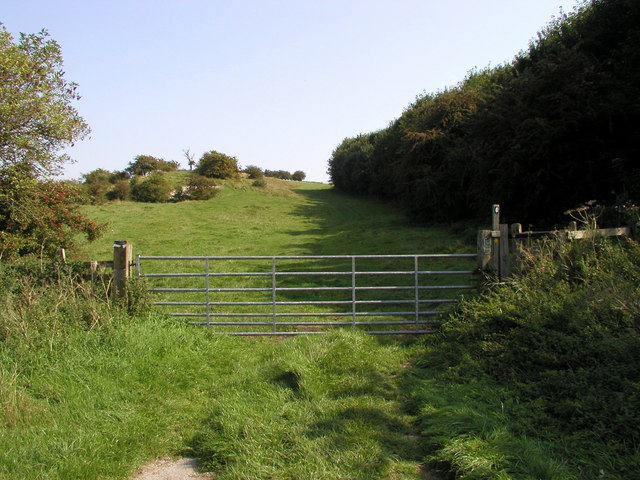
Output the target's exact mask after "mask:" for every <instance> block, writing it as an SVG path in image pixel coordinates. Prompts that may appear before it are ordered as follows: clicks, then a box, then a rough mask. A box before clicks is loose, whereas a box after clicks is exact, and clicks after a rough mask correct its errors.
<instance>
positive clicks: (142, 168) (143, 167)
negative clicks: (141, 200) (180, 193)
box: [125, 155, 180, 176]
mask: <svg viewBox="0 0 640 480" xmlns="http://www.w3.org/2000/svg"><path fill="white" fill-rule="evenodd" d="M179 166H180V164H179V163H178V162H176V161H173V160H169V161H166V160H163V159H162V158H156V157H153V156H151V155H138V156H137V157H136V158H134V159H133V161H132V162H129V166H128V167H127V168H125V172H126V173H128V174H130V175H141V176H145V175H148V174H149V173H151V172H173V171H175V170H177V169H178V167H179Z"/></svg>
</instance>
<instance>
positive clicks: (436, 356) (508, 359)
mask: <svg viewBox="0 0 640 480" xmlns="http://www.w3.org/2000/svg"><path fill="white" fill-rule="evenodd" d="M444 347H446V349H445V348H444ZM421 362H422V364H423V365H424V366H425V368H426V365H429V367H428V368H430V369H432V370H431V371H430V372H429V373H428V374H425V375H423V377H422V378H423V380H422V386H421V387H419V388H417V389H416V390H415V392H414V393H415V398H414V402H416V405H415V407H416V408H419V409H421V415H422V421H423V427H424V433H425V435H426V437H427V438H429V439H430V441H431V442H432V448H431V451H430V453H429V455H428V457H427V458H428V460H430V461H431V462H433V464H438V463H439V464H441V465H444V466H445V467H446V468H447V469H451V470H453V471H458V472H459V474H460V478H465V479H467V478H468V479H481V478H482V479H487V478H496V479H498V478H499V479H520V478H545V479H574V478H575V479H581V480H583V479H597V478H611V479H620V480H622V479H629V478H638V476H639V475H640V461H639V459H638V456H637V455H638V453H637V452H638V448H639V447H640V246H639V245H638V244H637V243H635V242H633V241H631V240H622V241H619V242H612V241H604V240H602V241H584V242H575V243H569V244H566V245H559V244H557V243H555V242H550V243H549V244H546V245H544V246H543V248H542V251H541V252H540V253H539V254H537V255H536V256H531V257H530V258H528V259H526V261H525V265H524V273H522V274H520V275H518V276H516V277H515V278H514V279H512V280H511V281H509V282H508V283H506V284H504V285H499V286H497V287H496V288H495V289H493V290H492V291H491V292H488V293H486V294H485V295H482V296H480V297H478V298H477V299H473V300H470V301H468V302H466V303H465V304H464V306H463V307H462V308H461V309H460V310H459V311H458V312H457V313H456V314H455V315H454V316H452V317H451V318H450V319H449V320H448V321H447V322H445V324H444V325H443V326H442V331H441V334H440V335H439V337H438V338H436V339H432V340H431V341H430V342H428V343H427V354H426V355H425V356H424V357H423V358H422V360H421ZM434 365H435V366H434ZM429 377H431V378H430V379H429ZM427 379H428V380H427ZM445 386H446V388H445ZM456 478H458V477H456Z"/></svg>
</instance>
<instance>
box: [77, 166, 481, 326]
mask: <svg viewBox="0 0 640 480" xmlns="http://www.w3.org/2000/svg"><path fill="white" fill-rule="evenodd" d="M178 173H180V172H178ZM220 184H221V185H220V194H219V195H218V196H217V197H216V198H214V199H212V200H210V201H205V202H184V203H174V204H142V203H133V202H124V203H111V204H106V205H102V206H94V207H87V211H88V213H89V214H90V215H91V216H92V217H94V218H95V219H97V220H98V221H101V222H106V223H108V230H107V234H106V235H105V237H106V238H105V239H104V240H102V241H99V242H97V243H95V244H90V245H87V246H86V248H87V249H89V251H90V252H91V253H90V257H91V258H94V259H95V258H101V259H106V258H109V256H110V255H111V250H112V243H111V241H108V240H110V239H126V240H128V241H130V242H132V243H133V245H134V252H135V253H136V254H141V255H171V256H176V255H180V256H186V255H200V256H201V255H209V256H214V255H218V256H220V255H345V254H360V255H362V254H410V253H453V252H456V253H459V252H462V251H464V252H469V251H470V250H471V249H472V248H473V241H471V240H469V239H468V238H464V237H456V236H454V235H453V234H452V233H451V231H449V230H447V229H445V228H423V227H416V226H411V225H409V224H408V223H407V220H406V219H405V217H404V216H403V215H402V214H400V213H399V212H398V210H396V209H394V208H393V207H392V206H389V205H387V204H383V203H378V202H373V201H371V200H365V199H360V198H355V197H351V196H347V195H342V194H340V193H339V192H336V191H335V190H334V189H333V188H331V187H330V186H328V185H322V184H317V183H308V182H303V183H301V182H285V181H281V180H277V179H267V184H268V185H267V187H266V188H253V187H251V182H250V181H249V180H247V179H243V178H241V179H236V180H227V181H221V182H220ZM474 266H475V265H474V262H473V261H471V260H462V261H461V260H429V261H425V260H422V261H421V264H420V268H421V269H423V270H444V269H454V270H471V269H473V268H474ZM208 268H209V271H211V272H221V271H225V272H236V273H237V272H247V271H259V272H269V271H270V270H271V261H270V260H265V261H262V262H258V261H253V262H244V263H241V262H229V261H224V262H223V261H217V262H211V263H210V264H209V267H208ZM358 268H359V269H360V271H363V270H373V271H385V270H386V271H389V270H406V271H412V270H413V268H414V265H413V260H412V259H407V260H402V261H399V260H392V261H374V260H367V261H364V260H361V261H359V263H358ZM204 269H205V266H204V262H203V261H199V260H195V261H162V262H156V261H153V262H152V261H145V262H144V263H143V268H142V270H143V272H144V273H169V272H170V273H176V272H181V273H200V274H201V273H202V272H204ZM350 269H351V262H350V260H343V261H338V260H327V261H295V262H294V261H280V262H279V264H278V270H279V271H287V270H289V271H308V270H324V271H347V272H348V271H350ZM270 281H271V279H270V278H269V277H257V278H256V277H252V278H247V277H237V276H236V277H233V278H229V277H223V278H221V279H216V278H213V277H211V278H209V286H210V288H216V287H230V286H233V287H243V288H247V287H250V288H256V287H261V288H265V287H268V286H269V285H270ZM413 281H414V279H413V275H405V276H403V277H399V276H395V277H390V276H381V277H373V276H366V275H362V276H360V277H359V278H358V285H359V286H360V287H365V286H375V285H378V286H380V285H395V284H397V282H400V283H405V284H412V283H411V282H413ZM350 282H351V278H350V277H348V276H342V277H319V276H305V277H300V276H297V277H280V278H279V286H280V287H287V286H289V287H291V286H296V287H298V286H306V287H319V286H329V287H348V286H349V285H351V283H350ZM407 282H408V283H407ZM420 282H421V283H424V282H429V284H434V285H443V284H445V285H446V284H451V283H454V284H461V285H466V284H470V283H471V284H472V283H473V282H474V279H473V278H470V276H468V275H467V276H466V277H464V278H462V277H460V276H458V277H456V278H452V277H451V276H439V277H434V276H429V277H427V276H423V278H421V279H420ZM150 285H151V286H153V287H165V288H166V287H171V288H176V287H179V288H204V286H205V284H204V280H203V279H202V278H198V279H193V278H183V279H180V280H177V279H175V278H174V279H154V280H152V281H150ZM421 293H422V298H424V299H427V298H431V299H432V298H453V297H456V296H458V295H459V294H460V291H452V290H438V291H422V292H421ZM381 295H382V296H383V298H384V299H391V298H393V299H399V300H403V301H412V300H413V299H414V298H415V297H414V292H413V291H408V290H406V291H396V292H389V291H384V292H380V291H374V292H371V291H361V292H360V293H359V300H379V299H381ZM309 298H310V295H309V294H308V293H306V292H305V293H300V292H289V293H280V297H279V300H284V301H302V300H308V299H309ZM350 298H351V292H349V291H343V292H335V291H334V292H324V293H316V294H315V297H314V298H313V299H314V300H323V301H335V300H340V301H347V300H349V299H350ZM158 300H162V301H182V302H186V301H188V302H204V301H205V296H204V294H201V293H192V294H180V296H179V297H178V295H177V294H165V295H162V296H158ZM211 301H225V302H238V301H254V302H268V301H271V295H270V293H268V292H267V293H264V292H260V293H244V294H238V293H233V294H221V293H217V294H215V295H214V296H212V298H211ZM402 306H403V307H404V308H402V310H407V309H408V310H410V309H411V308H412V305H409V307H406V304H405V305H402ZM348 307H350V306H348V305H347V306H346V307H345V306H344V305H343V306H334V307H331V306H324V307H317V306H316V307H313V306H295V307H292V306H289V307H286V308H283V309H281V311H283V312H287V313H297V312H300V313H307V314H309V313H314V312H316V311H319V310H320V311H322V312H323V313H325V314H333V313H345V311H346V312H348V311H349V308H348ZM427 307H429V308H427ZM446 307H447V305H446V304H441V305H435V306H434V304H431V305H428V306H424V309H431V310H434V309H435V310H441V309H443V308H446ZM271 308H272V307H271V306H269V305H266V306H260V307H255V306H254V307H251V308H250V309H249V311H252V312H260V313H263V314H268V313H270V312H271ZM385 310H386V311H387V312H388V311H398V310H399V305H398V304H395V305H386V306H385V305H375V306H373V307H372V306H371V305H366V306H363V307H361V311H373V312H383V311H385ZM164 311H167V312H169V311H171V312H176V311H179V312H184V313H200V314H202V313H204V312H205V308H204V307H203V306H198V307H181V308H175V307H165V310H164ZM214 311H215V310H214ZM246 311H247V308H243V307H233V308H232V307H225V308H224V312H225V313H241V312H246ZM325 318H326V317H325ZM200 319H201V318H196V320H200ZM359 319H360V320H363V319H365V320H396V321H399V320H402V319H403V318H402V317H400V316H394V317H390V316H386V317H385V316H376V317H359ZM215 320H220V318H216V319H215ZM236 320H237V319H236ZM254 320H258V321H264V320H265V317H260V318H255V319H254ZM267 320H269V319H268V318H267ZM307 320H317V318H308V319H307ZM334 320H342V321H350V320H351V317H349V318H347V317H346V316H337V317H335V318H334ZM216 328H219V329H225V328H226V327H216ZM246 328H248V327H245V329H246ZM269 328H270V327H255V328H253V327H251V329H253V330H256V331H263V330H268V329H269ZM372 328H374V329H378V330H379V329H380V327H379V326H376V327H372ZM389 328H392V327H389ZM395 328H396V329H404V327H402V326H401V327H398V326H396V327H395ZM291 329H292V328H288V330H291ZM294 329H295V328H294Z"/></svg>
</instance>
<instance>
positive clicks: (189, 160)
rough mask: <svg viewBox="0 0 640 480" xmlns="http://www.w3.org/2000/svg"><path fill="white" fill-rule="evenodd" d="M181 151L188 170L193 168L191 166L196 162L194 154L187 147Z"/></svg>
mask: <svg viewBox="0 0 640 480" xmlns="http://www.w3.org/2000/svg"><path fill="white" fill-rule="evenodd" d="M182 153H183V154H184V156H185V158H186V159H187V165H189V170H193V167H194V165H195V164H196V160H195V158H196V156H195V154H193V153H191V152H190V151H189V149H188V148H187V149H186V150H183V151H182Z"/></svg>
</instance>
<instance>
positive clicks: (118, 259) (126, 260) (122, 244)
mask: <svg viewBox="0 0 640 480" xmlns="http://www.w3.org/2000/svg"><path fill="white" fill-rule="evenodd" d="M132 252H133V249H132V245H131V244H130V243H127V241H126V240H116V241H114V242H113V297H114V299H115V300H122V299H126V297H127V280H128V279H129V277H130V276H131V259H132Z"/></svg>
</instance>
